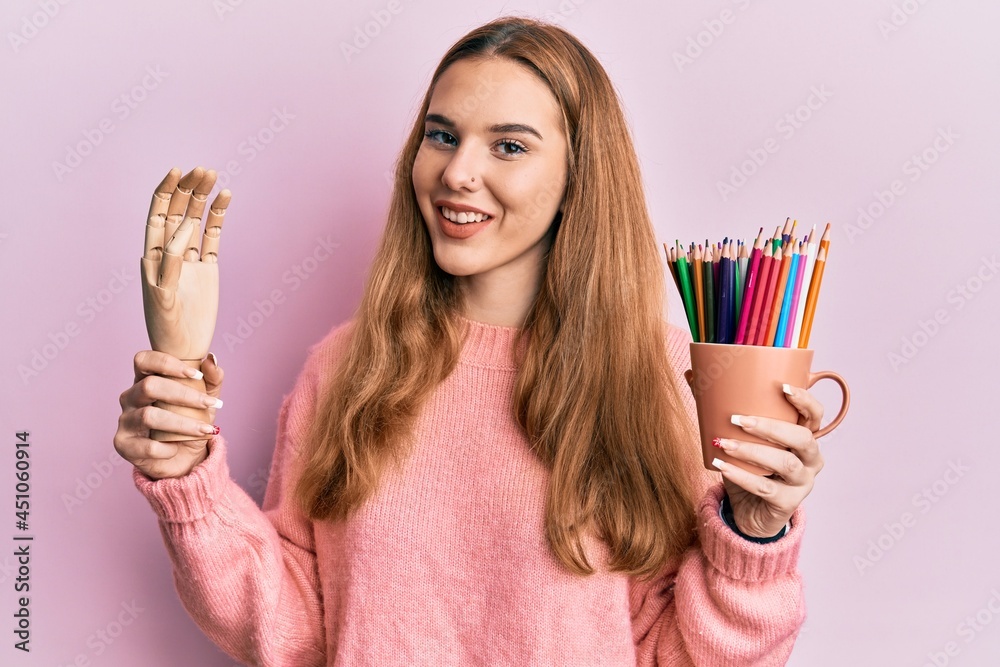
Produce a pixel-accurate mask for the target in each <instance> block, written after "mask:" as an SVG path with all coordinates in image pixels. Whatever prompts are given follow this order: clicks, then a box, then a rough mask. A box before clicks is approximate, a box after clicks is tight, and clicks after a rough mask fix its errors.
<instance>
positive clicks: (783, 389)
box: [781, 384, 795, 396]
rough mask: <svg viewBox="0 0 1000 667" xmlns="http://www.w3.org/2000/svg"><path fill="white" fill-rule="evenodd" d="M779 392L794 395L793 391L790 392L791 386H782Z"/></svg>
mask: <svg viewBox="0 0 1000 667" xmlns="http://www.w3.org/2000/svg"><path fill="white" fill-rule="evenodd" d="M781 391H783V392H785V393H786V394H788V395H789V396H791V395H793V394H794V393H795V392H794V391H792V385H790V384H783V385H781Z"/></svg>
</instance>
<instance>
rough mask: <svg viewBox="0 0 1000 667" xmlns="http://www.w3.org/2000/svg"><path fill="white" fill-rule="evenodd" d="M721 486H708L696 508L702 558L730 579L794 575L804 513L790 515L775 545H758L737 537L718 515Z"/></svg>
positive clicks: (719, 484) (721, 496)
mask: <svg viewBox="0 0 1000 667" xmlns="http://www.w3.org/2000/svg"><path fill="white" fill-rule="evenodd" d="M725 493H726V491H725V487H724V486H723V485H722V483H718V484H715V485H713V486H711V487H710V488H709V489H708V491H707V492H706V493H705V497H704V498H703V499H702V501H701V503H700V505H699V506H698V534H699V538H700V540H701V548H702V550H703V551H704V553H705V557H706V558H708V560H709V562H710V563H711V564H712V565H713V567H715V569H717V570H719V571H720V572H722V573H723V574H724V575H726V576H727V577H729V578H730V579H737V580H743V581H763V580H766V579H771V578H774V577H778V576H782V575H785V574H788V573H790V572H794V571H795V569H796V568H797V567H798V561H799V550H800V548H801V545H802V533H803V531H804V530H805V511H804V510H803V509H802V506H801V505H800V506H799V507H798V508H797V509H796V510H795V512H794V513H793V514H792V518H791V520H790V522H789V523H790V524H791V526H790V528H789V529H788V531H787V532H786V533H785V535H784V536H783V537H782V538H781V539H780V540H776V541H774V542H769V543H767V544H758V543H756V542H751V541H749V540H746V539H744V538H742V537H740V536H739V535H737V534H736V533H735V532H734V531H733V530H732V529H731V528H730V527H729V526H727V525H726V524H725V523H724V522H723V520H722V518H721V517H720V516H719V506H720V504H721V503H722V498H723V496H724V495H725Z"/></svg>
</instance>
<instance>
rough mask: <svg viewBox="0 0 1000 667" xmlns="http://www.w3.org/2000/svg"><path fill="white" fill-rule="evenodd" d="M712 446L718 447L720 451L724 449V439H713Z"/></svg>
mask: <svg viewBox="0 0 1000 667" xmlns="http://www.w3.org/2000/svg"><path fill="white" fill-rule="evenodd" d="M712 446H713V447H718V448H719V449H722V438H713V439H712Z"/></svg>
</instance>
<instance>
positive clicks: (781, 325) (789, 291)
mask: <svg viewBox="0 0 1000 667" xmlns="http://www.w3.org/2000/svg"><path fill="white" fill-rule="evenodd" d="M792 238H793V239H794V238H795V237H794V236H793V237H792ZM801 247H802V243H795V241H794V240H793V241H792V247H791V251H792V261H791V262H790V263H789V264H788V281H787V282H786V283H785V291H784V294H783V296H782V297H781V310H779V311H778V327H777V328H776V329H775V330H774V347H785V334H786V332H787V331H788V317H789V315H790V314H791V312H792V301H793V300H794V296H795V295H794V293H795V279H796V277H797V276H798V275H799V259H801V257H802V255H801V254H800V252H799V248H801Z"/></svg>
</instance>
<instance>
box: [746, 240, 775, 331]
mask: <svg viewBox="0 0 1000 667" xmlns="http://www.w3.org/2000/svg"><path fill="white" fill-rule="evenodd" d="M772 247H773V246H772V244H771V241H766V242H765V243H764V253H763V254H762V255H761V259H760V278H759V279H758V280H757V291H756V292H755V293H754V296H753V310H752V311H751V312H750V321H749V323H748V325H747V331H746V339H745V340H746V343H745V344H746V345H756V344H757V329H759V328H760V320H761V313H762V312H763V310H764V295H765V294H766V293H767V285H768V281H770V279H771V274H772V271H771V267H772V265H773V264H774V258H773V256H772V255H771V248H772Z"/></svg>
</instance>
